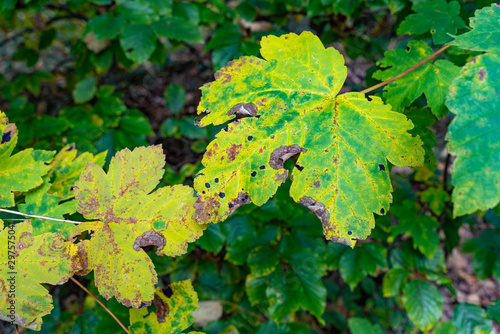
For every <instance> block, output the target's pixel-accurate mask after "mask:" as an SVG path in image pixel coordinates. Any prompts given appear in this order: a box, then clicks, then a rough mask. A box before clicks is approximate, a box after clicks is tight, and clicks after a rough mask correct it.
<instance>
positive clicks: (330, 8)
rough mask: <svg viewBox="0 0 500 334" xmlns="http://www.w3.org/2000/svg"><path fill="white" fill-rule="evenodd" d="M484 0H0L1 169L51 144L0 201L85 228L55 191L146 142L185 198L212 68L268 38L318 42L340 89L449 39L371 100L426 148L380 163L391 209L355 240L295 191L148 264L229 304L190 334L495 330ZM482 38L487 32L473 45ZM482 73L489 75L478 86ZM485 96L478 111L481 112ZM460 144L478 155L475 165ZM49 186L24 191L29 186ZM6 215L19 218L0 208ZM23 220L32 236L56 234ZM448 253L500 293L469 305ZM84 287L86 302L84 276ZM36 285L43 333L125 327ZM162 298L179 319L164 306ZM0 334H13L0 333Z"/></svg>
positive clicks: (493, 66)
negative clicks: (350, 242)
mask: <svg viewBox="0 0 500 334" xmlns="http://www.w3.org/2000/svg"><path fill="white" fill-rule="evenodd" d="M491 4H492V2H490V1H485V0H481V1H467V0H460V1H455V0H453V1H449V2H447V1H445V0H439V1H431V0H420V1H419V0H414V1H413V0H412V1H409V0H375V1H364V0H355V1H343V0H310V1H285V0H276V1H259V0H244V1H240V0H238V1H231V2H225V1H217V0H211V1H202V0H199V1H198V0H196V1H175V0H167V1H146V0H121V1H111V0H94V1H84V0H67V1H47V0H31V1H27V0H26V1H13V0H3V1H0V110H3V111H5V112H6V115H7V117H8V119H9V122H10V123H15V124H16V126H17V128H18V131H19V137H18V144H17V148H15V149H14V148H7V149H6V151H0V156H1V157H2V160H1V161H0V173H1V172H2V171H3V170H4V169H6V170H7V167H8V163H7V162H8V161H9V160H8V159H17V158H19V156H18V157H17V158H14V157H15V155H14V154H15V153H16V152H18V151H19V150H22V149H30V148H35V149H39V150H45V151H34V152H43V153H40V154H39V155H37V156H36V159H34V160H33V161H29V164H40V166H42V165H43V166H45V167H41V168H44V171H43V173H42V172H39V174H36V173H35V174H34V175H31V174H29V175H30V178H28V179H27V180H26V182H32V183H33V182H34V184H32V185H31V186H30V187H27V186H26V185H24V186H23V185H20V186H19V187H18V188H16V189H12V190H13V191H16V197H14V198H12V199H11V198H2V197H0V206H2V207H11V206H12V204H14V203H15V206H16V209H17V210H19V211H21V212H26V213H32V214H39V215H45V216H49V217H53V218H62V217H63V215H65V217H69V218H70V219H72V220H78V221H84V217H83V216H82V215H80V214H78V213H76V214H75V211H76V210H75V206H76V204H75V201H73V200H72V199H71V198H72V196H73V195H74V194H73V195H72V194H71V193H70V192H69V190H68V189H66V190H65V188H64V186H58V185H60V184H73V183H74V182H75V181H76V180H77V179H78V177H77V175H79V173H80V172H81V171H82V169H83V167H84V166H85V164H86V162H87V161H92V162H93V163H95V164H96V165H100V166H104V168H105V169H106V170H108V168H109V163H110V159H111V157H112V156H114V155H115V153H116V152H118V151H120V150H122V149H124V148H128V149H133V148H135V147H139V146H148V145H153V144H161V145H162V147H163V150H164V152H165V155H166V166H165V173H164V174H163V175H162V176H160V178H161V179H160V182H159V186H170V185H174V184H185V185H190V186H192V185H193V178H194V176H195V175H196V174H197V173H198V172H199V171H200V170H201V169H202V168H203V166H202V164H201V159H202V154H203V153H204V152H205V151H206V149H207V145H208V144H209V143H210V142H211V141H212V140H213V139H214V138H215V135H216V134H217V133H218V132H219V131H220V130H221V129H222V128H223V127H224V125H210V126H207V127H198V126H196V125H195V124H194V123H195V117H197V111H196V107H197V105H198V103H199V102H200V98H201V92H200V90H199V89H198V88H199V87H201V85H203V84H205V83H207V82H211V81H213V74H214V72H215V71H217V70H219V69H221V68H222V67H224V66H226V65H227V64H228V62H229V61H231V60H233V59H237V58H238V57H241V56H260V53H259V52H260V51H259V50H260V46H259V42H260V40H261V38H262V37H264V36H267V35H277V36H280V35H282V34H285V33H289V32H295V33H297V34H299V33H301V32H302V31H312V32H313V33H315V34H316V35H317V36H319V37H320V39H321V41H322V42H323V44H324V45H326V46H327V45H333V46H334V47H335V48H337V49H339V50H341V52H342V54H343V55H344V56H345V57H346V59H347V61H346V66H347V68H348V74H347V80H346V83H345V86H344V88H343V90H342V91H341V93H345V92H347V91H354V92H356V91H361V90H362V89H365V88H367V87H369V86H371V85H373V84H375V83H377V82H379V81H378V80H386V79H389V78H391V77H393V76H395V75H397V74H399V73H401V72H402V71H404V70H406V69H408V68H409V67H411V66H413V65H415V64H416V63H417V62H418V61H420V60H422V59H424V58H425V57H427V56H429V55H430V54H432V52H434V51H436V50H438V49H439V48H440V47H442V46H443V45H444V43H447V42H451V44H452V45H453V46H452V47H450V48H449V49H448V50H446V51H445V52H444V53H442V54H441V55H440V56H439V57H440V59H438V60H435V59H434V60H432V61H431V62H429V63H426V64H425V65H424V66H422V67H420V68H418V69H417V70H416V71H414V72H412V73H411V74H409V75H408V76H405V77H403V78H402V79H400V80H397V81H395V82H393V83H391V84H389V85H387V86H386V87H385V88H383V89H378V90H377V91H375V92H374V93H375V95H377V96H379V97H380V98H382V100H383V101H384V102H385V103H387V104H391V106H392V107H393V110H394V111H397V112H401V113H403V114H404V115H405V116H406V117H408V119H410V120H411V121H412V122H413V124H414V125H415V128H414V129H412V130H411V133H412V134H413V135H417V134H418V135H419V136H420V138H421V139H422V141H423V143H424V145H423V147H424V149H425V163H424V165H423V166H421V167H416V168H404V169H401V168H392V167H393V166H392V165H390V164H389V165H388V166H387V169H388V172H389V170H391V169H392V170H391V179H392V180H391V181H392V187H393V189H394V192H393V194H392V196H393V202H392V204H391V207H390V210H389V211H388V212H387V213H386V215H380V216H376V217H375V228H374V230H373V231H372V233H371V236H370V237H369V238H368V239H367V240H366V241H362V242H358V243H357V245H356V246H355V247H354V248H349V247H347V246H344V245H341V244H337V243H334V242H331V241H328V242H327V241H326V240H325V238H324V235H323V231H322V228H321V224H320V222H319V220H318V218H317V217H316V216H315V215H313V214H312V213H311V212H310V211H309V210H308V209H307V208H305V207H304V206H302V205H300V204H296V203H294V202H293V201H292V200H291V198H290V196H289V192H290V187H291V182H290V180H288V181H287V182H285V184H284V185H283V186H281V187H279V188H278V191H277V193H276V195H274V197H273V198H272V199H271V200H269V201H268V202H266V203H265V204H264V205H262V206H260V207H257V206H255V205H253V204H249V205H245V206H242V207H241V208H240V209H238V210H237V211H236V212H235V213H234V214H233V215H231V216H230V217H229V218H228V219H227V220H226V221H224V222H222V223H219V224H211V225H210V226H208V228H207V230H206V231H205V232H204V235H203V236H202V237H201V238H200V239H199V240H197V241H196V242H194V243H192V244H190V245H189V246H188V248H187V253H186V254H184V255H182V256H178V257H175V258H170V257H160V256H158V255H156V254H155V249H152V248H153V247H151V246H150V248H149V249H148V248H146V250H147V251H148V255H149V256H150V257H151V259H152V262H153V264H154V267H155V268H154V269H155V270H156V272H157V274H158V277H159V283H158V285H159V286H160V287H165V288H166V287H167V286H168V285H169V284H171V283H177V282H180V283H177V284H178V285H172V289H174V290H175V288H176V287H177V286H181V285H184V284H188V283H185V282H184V281H185V280H187V279H190V280H192V284H193V287H194V290H195V291H196V292H197V294H198V299H199V300H200V301H208V300H212V301H221V305H222V306H223V315H222V316H221V317H218V318H217V319H215V320H213V321H211V322H209V323H208V324H206V325H204V326H198V325H192V326H191V327H190V328H189V329H190V330H200V331H203V332H205V333H210V334H211V333H238V332H239V333H259V334H262V333H331V332H339V333H418V332H419V331H424V332H425V331H428V330H430V329H433V330H434V333H472V332H476V333H489V332H490V331H491V329H492V328H493V326H497V327H496V328H497V329H498V325H497V324H495V325H494V324H493V322H494V321H497V322H498V321H499V320H500V302H499V301H498V299H500V291H499V286H498V281H499V280H500V246H499V245H500V207H499V206H498V196H499V193H500V188H498V186H496V187H495V188H492V187H491V184H492V183H494V182H496V184H498V182H500V176H499V174H498V173H499V172H498V171H499V170H500V159H499V157H498V152H499V145H500V139H499V137H498V135H496V134H495V133H496V132H495V131H493V134H490V135H484V136H479V135H480V134H482V128H481V126H484V124H500V122H499V120H498V115H499V112H500V111H499V110H500V102H499V99H498V97H497V96H498V92H499V91H500V88H499V86H498V77H499V76H498V68H499V67H498V66H499V64H500V58H499V57H500V55H499V49H498V45H500V28H499V27H498V24H497V25H495V24H494V23H491V22H490V21H488V19H487V17H492V15H493V17H497V18H498V17H499V16H500V10H499V9H500V8H498V7H496V6H495V5H491ZM481 8H484V9H483V10H481V12H476V10H479V9H481ZM478 13H479V14H478ZM488 15H489V16H488ZM495 15H496V16H495ZM474 16H475V17H476V19H474V18H473V17H474ZM485 17H486V18H485ZM469 18H472V19H471V21H470V23H469ZM481 20H482V21H481ZM488 22H489V23H488ZM493 22H494V21H493ZM497 22H498V20H497ZM467 26H468V27H471V28H473V29H472V30H470V29H469V28H467ZM481 29H482V30H481ZM481 31H483V32H484V31H487V32H488V33H489V35H488V36H487V37H484V35H481V37H478V36H477V34H478V33H480V32H481ZM455 35H459V37H458V38H456V39H454V37H453V36H455ZM488 41H489V42H488ZM483 52H486V53H484V54H483ZM473 57H477V58H475V59H476V60H473ZM480 66H483V67H484V68H485V69H486V72H485V73H483V75H486V77H487V78H489V79H491V80H489V79H488V80H489V81H488V80H486V81H483V80H482V79H481V80H479V76H481V74H480V69H479V68H480ZM481 68H482V67H481ZM457 77H458V79H456V78H457ZM495 78H496V79H495ZM471 82H472V84H473V85H475V86H473V87H475V89H476V90H477V91H480V92H481V94H482V95H481V94H479V95H477V96H476V95H474V96H472V97H470V96H466V97H465V98H463V96H464V94H463V93H462V92H461V90H465V91H466V92H468V89H469V90H470V89H471V88H470V86H469V85H470V83H471ZM212 87H213V86H212ZM450 87H451V88H450ZM339 88H340V87H339ZM495 94H497V95H496V96H495ZM465 95H467V94H465ZM455 96H457V97H462V100H460V99H458V98H457V99H455V98H454V97H455ZM480 98H481V99H482V98H485V99H487V101H486V100H485V101H486V102H484V104H477V100H478V99H480ZM480 108H484V109H480ZM471 110H480V111H481V112H480V115H479V116H477V114H472V113H471ZM484 110H492V112H491V113H487V112H486V111H484ZM483 111H484V112H483ZM483 116H484V117H483ZM221 120H222V119H221ZM221 122H222V121H221ZM221 122H219V123H221ZM450 122H451V124H450ZM219 123H215V124H219ZM471 123H472V124H473V125H474V126H469V127H468V128H465V131H463V129H464V124H471ZM497 126H498V125H497ZM3 130H4V129H2V131H3ZM493 130H495V129H493ZM496 131H497V132H498V129H496ZM447 141H448V142H449V144H448V146H446V142H447ZM2 144H3V143H2ZM71 144H74V146H71ZM74 149H76V150H77V151H78V152H79V153H78V158H77V157H76V154H77V153H76V151H74ZM9 150H10V151H9ZM12 150H14V151H13V154H12V156H11V152H12ZM54 150H55V151H58V152H66V151H68V152H71V151H73V152H74V154H73V153H71V154H73V155H71V156H70V155H67V154H69V153H66V154H63V153H59V154H58V155H56V158H54V159H55V160H54V161H56V160H57V161H58V163H59V165H57V166H60V167H56V165H54V166H51V168H52V169H51V170H52V172H49V174H48V180H49V181H50V184H52V185H50V184H49V183H48V180H47V179H44V180H42V179H41V176H43V175H44V173H47V171H48V170H49V167H48V163H45V164H44V161H45V162H46V161H50V158H51V156H50V155H51V153H50V152H47V151H54ZM7 151H9V152H8V154H7V153H6V152H7ZM471 151H472V152H477V154H481V153H482V154H483V155H485V156H486V157H485V158H484V160H480V161H478V160H476V159H474V157H470V152H471ZM22 152H25V153H21V154H26V151H22ZM30 152H31V151H30ZM83 152H86V153H83ZM101 152H107V153H101ZM99 153H101V154H99ZM91 154H93V155H91ZM58 156H59V158H58ZM455 157H456V158H455ZM74 159H76V160H74ZM11 161H13V160H11ZM27 163H28V162H27ZM2 168H4V169H2ZM54 168H60V169H59V170H57V171H54ZM96 168H97V167H96ZM285 168H287V169H288V170H289V171H292V170H294V168H296V167H295V161H292V159H290V160H289V161H287V163H286V164H285ZM471 171H472V172H474V173H475V174H474V178H473V179H472V181H471V178H470V177H469V175H470V173H472V172H471ZM476 171H479V172H477V173H476ZM10 175H11V176H13V175H14V174H10ZM23 175H28V174H26V173H25V174H23ZM58 175H66V176H67V177H65V178H64V179H58ZM14 176H15V175H14ZM42 182H44V183H43V185H42V186H41V187H40V188H37V190H36V191H31V192H29V193H28V194H25V193H23V192H25V191H27V190H29V189H31V188H32V187H33V186H35V185H39V184H42ZM471 182H473V183H471ZM2 187H3V185H2V184H0V189H2ZM492 189H493V190H492ZM9 191H10V190H9ZM452 199H453V201H452ZM478 209H480V210H479V211H478ZM0 218H2V219H4V220H7V219H11V218H16V217H14V216H12V215H9V214H5V213H0ZM32 224H33V226H34V227H35V228H43V227H44V226H48V225H49V224H53V222H48V221H42V220H39V221H32ZM49 226H51V227H50V228H51V229H54V228H56V227H54V226H60V227H58V228H60V229H64V227H63V226H64V225H54V226H53V225H49ZM47 231H53V230H50V229H49V230H47ZM67 232H68V231H60V233H63V234H65V233H67ZM464 235H467V237H464ZM458 250H461V251H462V252H464V253H471V254H473V257H472V260H471V266H472V270H473V273H470V275H474V276H475V277H476V278H477V279H478V280H486V279H488V280H490V282H493V284H494V287H495V290H494V291H495V293H493V294H491V295H489V296H487V297H485V296H481V298H480V299H479V301H476V303H474V304H472V303H467V301H470V300H467V299H464V298H463V292H462V291H460V287H461V285H460V284H459V278H457V276H456V274H454V273H449V272H448V270H449V269H450V267H449V263H450V258H451V257H452V255H453V254H454V251H455V252H456V251H458ZM78 280H79V281H80V282H82V283H83V284H84V285H85V286H87V287H88V289H89V290H90V291H91V292H93V293H95V294H98V290H97V288H96V287H95V280H94V273H93V272H91V273H87V275H84V276H81V277H79V278H78ZM47 283H51V282H47ZM47 287H48V289H49V291H50V292H51V295H52V296H53V298H54V309H53V310H52V311H51V313H50V314H49V315H46V316H45V317H44V318H43V326H42V329H41V331H42V332H44V333H99V332H106V333H118V332H120V331H122V329H121V328H120V327H119V325H118V324H117V323H116V322H115V321H114V320H113V319H111V317H110V316H109V315H108V314H107V313H106V312H105V311H104V310H103V309H102V308H101V307H100V306H99V305H98V304H96V303H95V301H94V300H93V299H91V298H90V297H89V296H87V295H85V294H84V293H83V291H81V290H80V289H79V288H78V287H77V286H76V285H74V284H73V283H67V284H65V285H62V286H47ZM160 290H161V289H160ZM163 290H165V289H163ZM457 290H458V291H457ZM186 295H189V296H191V297H189V298H193V300H195V299H196V298H194V297H192V294H189V293H187V292H186ZM167 297H168V296H167ZM100 298H101V299H102V300H103V301H104V299H103V298H102V297H100ZM105 303H106V305H107V306H108V307H109V308H110V310H111V311H112V312H113V313H114V314H115V315H116V316H117V317H118V318H119V319H120V320H121V321H122V322H123V323H124V324H125V325H126V326H127V327H128V326H131V329H133V328H136V329H137V330H139V328H141V329H143V328H147V326H149V325H148V324H147V322H148V321H149V320H151V319H149V320H144V319H140V318H141V317H143V316H145V315H146V314H147V313H145V309H142V311H140V312H139V311H134V312H136V314H134V316H132V313H130V317H129V310H128V309H127V308H126V307H125V306H123V305H121V304H119V303H118V302H117V301H116V300H115V299H111V300H110V301H105ZM168 303H172V304H169V305H174V306H171V307H172V309H175V303H176V301H175V299H172V300H170V301H169V302H168ZM149 311H150V312H153V311H155V308H154V306H152V307H150V308H149ZM191 311H192V310H191V309H190V308H188V309H187V310H181V311H179V312H180V313H179V314H183V316H182V317H181V316H179V317H181V318H183V319H186V318H187V319H189V321H188V323H187V324H184V323H183V324H182V326H181V325H179V327H175V325H172V327H171V328H175V330H174V331H175V332H180V331H181V330H182V329H184V328H186V327H187V326H189V325H190V324H191V323H192V319H191V318H189V317H188V316H186V315H185V314H188V313H190V312H191ZM131 319H135V320H136V321H135V322H134V323H131V322H130V321H131ZM137 319H140V320H137ZM146 319H147V318H146ZM151 321H152V320H151ZM141 326H142V327H141ZM155 326H159V325H158V324H157V323H155V324H154V325H151V327H155ZM158 328H160V327H158ZM2 330H3V331H5V332H7V333H9V331H12V327H10V326H9V325H7V324H6V323H1V325H0V332H1V331H2ZM163 330H167V329H165V328H163ZM138 332H139V331H138Z"/></svg>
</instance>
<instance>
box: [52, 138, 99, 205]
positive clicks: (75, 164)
mask: <svg viewBox="0 0 500 334" xmlns="http://www.w3.org/2000/svg"><path fill="white" fill-rule="evenodd" d="M77 153H78V151H77V150H76V149H75V144H72V145H67V146H65V147H64V148H63V149H62V150H61V151H59V153H57V154H56V156H55V157H54V159H53V160H52V162H51V164H50V168H51V169H50V171H49V172H48V173H47V176H48V177H49V180H50V183H51V186H50V189H49V190H48V193H49V194H53V195H56V196H57V197H59V199H60V200H67V199H70V198H72V197H74V196H75V195H74V193H73V185H74V184H75V182H76V181H77V180H78V178H79V177H80V174H81V173H82V171H83V169H84V168H85V165H86V164H87V162H88V161H90V162H93V163H94V164H96V165H98V166H101V167H102V166H103V165H104V162H105V159H106V152H102V153H99V154H97V155H95V156H94V155H93V154H92V153H88V152H84V153H81V154H80V155H79V156H78V157H77V156H76V155H77Z"/></svg>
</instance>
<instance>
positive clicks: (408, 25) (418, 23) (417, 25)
mask: <svg viewBox="0 0 500 334" xmlns="http://www.w3.org/2000/svg"><path fill="white" fill-rule="evenodd" d="M412 9H413V11H414V12H416V13H417V14H410V15H408V16H407V17H406V18H405V20H404V21H403V22H401V24H400V25H399V27H398V30H397V33H398V34H400V35H402V34H411V35H413V34H415V35H420V34H423V33H426V32H428V31H430V32H431V35H432V40H433V41H434V44H443V43H446V42H448V41H449V40H450V39H451V37H450V35H448V34H449V33H451V34H456V33H457V30H458V29H462V28H463V27H465V22H464V21H463V20H462V19H461V18H460V16H459V14H460V4H459V3H458V2H457V1H450V2H446V0H423V1H419V2H417V3H414V4H413V6H412Z"/></svg>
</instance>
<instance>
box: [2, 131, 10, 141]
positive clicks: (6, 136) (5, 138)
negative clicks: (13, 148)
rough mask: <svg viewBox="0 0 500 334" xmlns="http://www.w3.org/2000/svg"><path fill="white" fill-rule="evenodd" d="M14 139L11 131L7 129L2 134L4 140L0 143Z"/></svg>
mask: <svg viewBox="0 0 500 334" xmlns="http://www.w3.org/2000/svg"><path fill="white" fill-rule="evenodd" d="M11 139H12V136H11V132H10V131H7V132H5V133H4V134H2V142H1V143H0V144H4V143H8V142H9V141H10V140H11Z"/></svg>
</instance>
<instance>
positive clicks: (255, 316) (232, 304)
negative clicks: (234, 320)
mask: <svg viewBox="0 0 500 334" xmlns="http://www.w3.org/2000/svg"><path fill="white" fill-rule="evenodd" d="M219 302H220V303H221V304H226V305H229V306H232V307H236V308H238V309H240V310H242V311H243V312H245V313H246V314H248V315H250V316H252V317H254V318H255V319H257V320H259V321H260V320H261V317H260V316H259V315H258V314H255V313H253V312H252V311H249V310H247V309H246V308H244V307H242V306H240V305H238V304H235V303H232V302H228V301H227V300H219Z"/></svg>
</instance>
